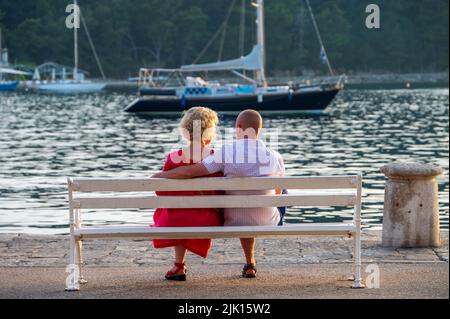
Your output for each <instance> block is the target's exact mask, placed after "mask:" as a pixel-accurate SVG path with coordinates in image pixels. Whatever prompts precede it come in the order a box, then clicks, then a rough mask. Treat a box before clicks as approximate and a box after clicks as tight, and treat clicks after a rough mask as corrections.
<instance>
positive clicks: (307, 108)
mask: <svg viewBox="0 0 450 319" xmlns="http://www.w3.org/2000/svg"><path fill="white" fill-rule="evenodd" d="M339 91H340V89H338V88H333V89H327V90H321V91H315V92H301V91H296V92H292V93H279V94H266V95H264V96H262V99H261V97H260V96H258V95H254V94H251V95H241V96H232V97H210V96H209V97H188V98H185V99H183V98H180V97H177V96H142V97H139V98H137V99H136V100H134V101H133V102H132V103H131V104H130V105H129V106H127V107H126V108H125V111H126V112H129V113H180V112H182V111H184V110H186V109H189V108H192V107H195V106H205V107H209V108H211V109H213V110H215V111H217V112H221V113H225V112H226V113H239V112H241V111H243V110H245V109H255V110H257V111H260V112H270V113H277V112H286V113H294V112H305V113H308V112H310V113H317V112H322V111H323V110H324V109H325V108H327V107H328V105H330V103H331V102H332V101H333V99H334V98H335V97H336V95H337V94H338V93H339Z"/></svg>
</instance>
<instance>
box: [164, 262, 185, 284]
mask: <svg viewBox="0 0 450 319" xmlns="http://www.w3.org/2000/svg"><path fill="white" fill-rule="evenodd" d="M186 273H187V269H186V264H184V263H183V264H177V263H175V271H174V270H170V271H169V272H168V273H167V274H166V279H167V280H171V281H186Z"/></svg>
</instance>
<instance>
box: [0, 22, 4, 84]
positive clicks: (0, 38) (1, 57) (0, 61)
mask: <svg viewBox="0 0 450 319" xmlns="http://www.w3.org/2000/svg"><path fill="white" fill-rule="evenodd" d="M2 65H3V48H2V28H0V67H1V66H2ZM2 80H3V74H2V73H1V72H0V81H2Z"/></svg>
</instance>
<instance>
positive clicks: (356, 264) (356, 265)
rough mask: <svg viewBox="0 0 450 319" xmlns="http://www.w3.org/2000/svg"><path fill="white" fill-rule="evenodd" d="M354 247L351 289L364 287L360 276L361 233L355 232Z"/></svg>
mask: <svg viewBox="0 0 450 319" xmlns="http://www.w3.org/2000/svg"><path fill="white" fill-rule="evenodd" d="M354 241H355V249H354V251H353V271H354V278H353V285H352V288H353V289H360V288H365V285H364V284H363V283H362V278H361V267H362V262H361V233H360V232H357V233H356V234H355V238H354Z"/></svg>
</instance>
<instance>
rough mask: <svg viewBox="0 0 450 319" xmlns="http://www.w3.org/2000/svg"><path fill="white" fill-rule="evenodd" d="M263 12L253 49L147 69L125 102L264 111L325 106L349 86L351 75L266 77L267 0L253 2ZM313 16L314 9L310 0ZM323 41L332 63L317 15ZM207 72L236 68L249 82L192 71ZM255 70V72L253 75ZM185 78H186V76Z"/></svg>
mask: <svg viewBox="0 0 450 319" xmlns="http://www.w3.org/2000/svg"><path fill="white" fill-rule="evenodd" d="M252 4H253V6H254V7H255V8H256V12H257V21H256V23H257V43H256V45H255V46H254V47H253V49H252V51H251V52H250V54H248V55H247V56H243V57H241V58H238V59H235V60H229V61H220V62H216V63H207V64H192V65H184V66H181V67H180V68H178V69H144V68H143V69H141V70H140V74H139V79H140V80H139V93H138V97H137V98H136V99H135V100H134V101H133V102H132V103H131V104H130V105H128V106H127V107H126V108H125V111H126V112H130V113H173V112H181V111H183V110H186V109H189V108H191V107H194V106H198V105H202V106H207V107H210V108H212V109H214V110H216V111H218V112H223V113H226V112H231V113H236V112H240V111H242V110H244V109H247V108H253V109H256V110H258V111H261V112H289V113H293V112H313V113H316V112H321V111H323V110H324V109H325V108H327V106H328V105H330V103H331V102H332V101H333V99H334V98H335V96H336V95H337V94H338V93H339V91H341V90H342V89H343V81H344V78H345V76H339V77H335V80H334V81H332V82H328V83H317V84H309V85H298V84H294V83H290V84H286V85H270V84H269V83H268V81H267V78H266V66H265V60H266V50H265V34H264V32H265V30H264V0H257V3H252ZM307 5H308V7H309V9H310V13H311V16H312V18H313V19H314V15H313V12H312V9H311V6H310V4H309V1H308V0H307ZM314 26H315V27H316V31H317V34H318V35H319V41H320V42H321V59H322V61H324V62H325V63H326V64H328V67H329V70H330V72H331V73H332V74H333V75H334V72H333V71H332V68H331V65H330V62H329V60H328V57H327V55H326V51H325V48H324V45H323V43H322V40H321V37H320V33H319V32H318V28H317V24H316V23H315V19H314ZM202 72H231V73H233V74H234V75H236V76H238V77H240V78H241V80H243V81H241V82H243V83H235V84H233V83H231V84H230V83H220V82H218V81H205V80H204V79H202V78H201V77H196V76H186V75H193V74H196V73H202ZM247 73H252V74H253V75H254V77H249V76H248V75H247ZM162 74H167V75H166V76H164V77H163V78H167V79H174V78H176V79H178V81H179V82H178V84H179V85H178V86H176V85H172V86H168V85H167V83H168V81H167V80H166V81H158V80H157V78H161V75H162ZM181 79H183V80H181Z"/></svg>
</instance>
